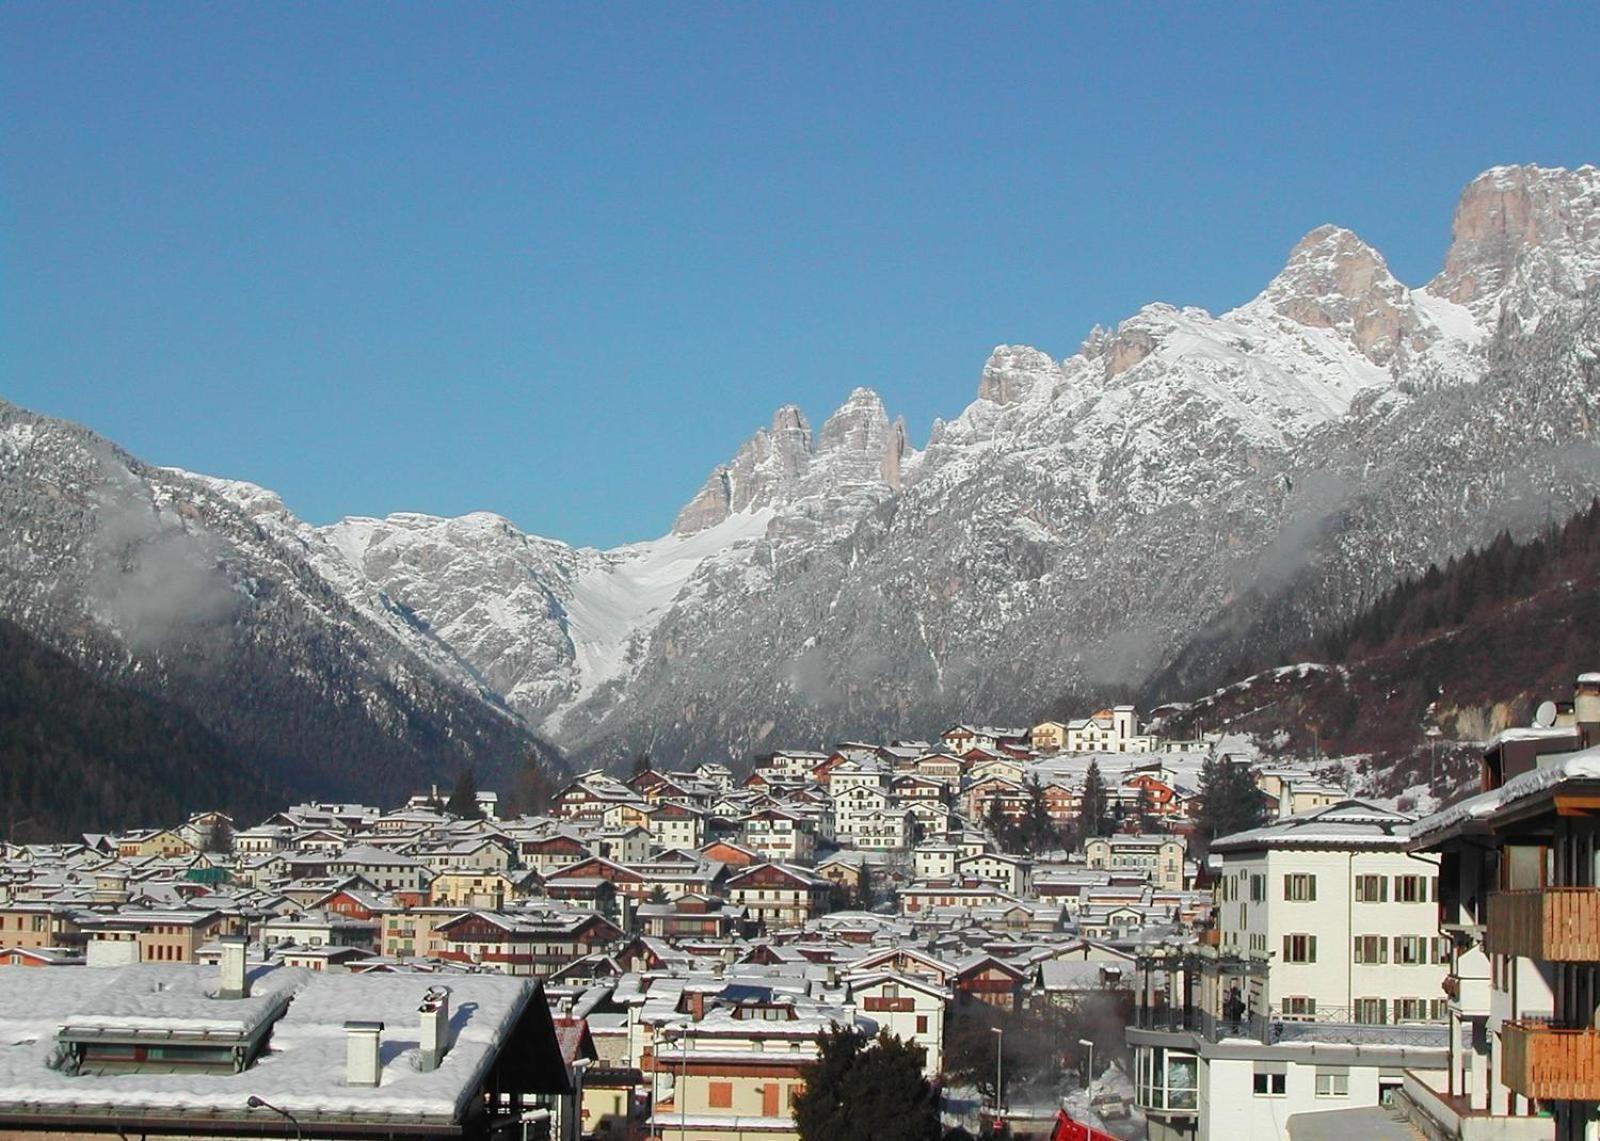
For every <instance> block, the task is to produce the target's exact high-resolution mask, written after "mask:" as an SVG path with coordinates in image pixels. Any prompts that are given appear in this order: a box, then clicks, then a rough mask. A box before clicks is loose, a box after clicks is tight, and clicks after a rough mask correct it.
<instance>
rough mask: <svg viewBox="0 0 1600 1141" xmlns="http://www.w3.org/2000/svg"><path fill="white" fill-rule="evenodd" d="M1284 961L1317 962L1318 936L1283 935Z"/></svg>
mask: <svg viewBox="0 0 1600 1141" xmlns="http://www.w3.org/2000/svg"><path fill="white" fill-rule="evenodd" d="M1283 961H1284V962H1286V963H1314V962H1316V961H1317V937H1316V936H1315V935H1285V936H1284V937H1283Z"/></svg>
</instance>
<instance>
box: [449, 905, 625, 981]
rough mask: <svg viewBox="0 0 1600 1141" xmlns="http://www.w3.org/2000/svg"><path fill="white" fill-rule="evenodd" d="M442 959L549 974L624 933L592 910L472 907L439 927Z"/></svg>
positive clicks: (515, 972) (514, 971) (509, 971)
mask: <svg viewBox="0 0 1600 1141" xmlns="http://www.w3.org/2000/svg"><path fill="white" fill-rule="evenodd" d="M438 934H439V938H440V939H441V940H442V941H443V943H444V951H443V952H442V957H444V958H447V959H458V960H460V961H462V962H471V963H476V964H479V965H480V966H484V967H488V968H490V969H493V970H498V971H500V972H502V973H503V974H508V975H540V976H543V975H548V974H549V973H550V972H551V971H554V970H558V969H560V968H561V967H563V966H565V965H566V964H567V963H569V962H571V961H572V960H573V959H577V958H581V957H583V956H584V955H588V954H590V953H592V952H594V951H598V950H600V949H601V948H602V947H606V946H609V945H610V944H611V943H612V942H614V941H615V940H616V939H618V938H619V937H620V936H621V935H622V932H621V930H620V929H619V928H618V927H617V926H616V925H615V924H613V923H612V922H611V921H610V920H608V919H606V918H605V917H604V916H602V915H596V914H594V913H592V912H563V911H515V912H491V911H469V912H467V913H465V914H463V915H458V916H456V917H455V918H454V919H450V920H447V921H446V922H444V923H442V924H440V925H439V928H438Z"/></svg>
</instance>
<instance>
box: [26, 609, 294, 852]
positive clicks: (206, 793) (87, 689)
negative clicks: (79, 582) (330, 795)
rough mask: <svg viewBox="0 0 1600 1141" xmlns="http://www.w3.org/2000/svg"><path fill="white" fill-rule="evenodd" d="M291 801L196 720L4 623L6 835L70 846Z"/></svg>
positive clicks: (250, 814)
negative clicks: (200, 814) (89, 837)
mask: <svg viewBox="0 0 1600 1141" xmlns="http://www.w3.org/2000/svg"><path fill="white" fill-rule="evenodd" d="M285 797H286V794H285V793H284V792H282V791H281V790H278V789H275V788H272V787H270V786H269V785H268V784H266V783H265V782H263V781H262V780H261V779H260V778H259V777H258V776H257V775H256V774H255V773H253V772H251V771H250V770H249V769H247V768H246V767H245V766H243V765H241V764H240V763H239V760H238V758H237V757H236V756H234V755H232V752H231V750H230V748H229V746H228V745H227V743H226V742H225V741H223V740H222V739H221V738H219V737H217V736H216V735H215V734H213V733H211V732H209V731H207V730H206V729H205V728H203V727H202V726H201V725H200V724H199V723H198V722H197V721H195V720H194V718H193V717H191V716H190V715H189V714H187V713H185V712H184V711H182V710H180V709H177V708H176V707H174V706H171V705H168V704H166V703H164V702H161V701H158V700H156V699H154V698H151V697H147V696H145V695H143V694H138V693H133V692H130V691H128V690H123V689H119V688H117V687H115V686H111V685H108V684H106V683H104V682H101V681H99V680H97V679H95V678H94V677H92V676H91V675H90V674H89V673H87V672H86V671H85V670H83V669H82V668H81V667H79V666H77V665H75V664H74V663H73V662H71V661H70V660H69V659H67V658H65V657H63V656H62V655H61V654H58V653H56V652H55V651H54V650H51V649H49V648H47V647H45V646H44V645H42V644H41V643H40V642H39V641H38V640H37V639H35V638H34V637H33V636H32V635H30V634H28V633H27V632H25V631H24V630H22V629H21V628H20V627H18V626H17V625H15V624H14V623H12V622H9V621H7V620H5V619H0V829H3V831H0V837H3V838H4V839H7V840H20V841H29V840H61V839H67V838H70V837H73V836H76V835H77V834H79V833H81V832H84V831H100V830H107V829H114V828H120V827H130V826H135V825H152V824H175V823H181V822H182V821H183V820H185V819H186V818H187V817H188V815H189V814H190V813H192V812H196V811H200V810H202V809H209V808H221V809H224V810H226V811H228V812H230V813H233V814H234V815H237V816H241V817H243V818H244V819H246V820H249V821H251V822H253V821H254V819H256V818H257V817H260V816H263V815H265V814H266V813H267V812H269V811H272V810H273V809H275V808H277V807H280V806H281V805H283V804H284V803H285V802H286V800H285Z"/></svg>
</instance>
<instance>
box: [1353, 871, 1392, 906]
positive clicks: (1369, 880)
mask: <svg viewBox="0 0 1600 1141" xmlns="http://www.w3.org/2000/svg"><path fill="white" fill-rule="evenodd" d="M1356 902H1357V903H1387V902H1389V879H1388V877H1387V876H1357V877H1356Z"/></svg>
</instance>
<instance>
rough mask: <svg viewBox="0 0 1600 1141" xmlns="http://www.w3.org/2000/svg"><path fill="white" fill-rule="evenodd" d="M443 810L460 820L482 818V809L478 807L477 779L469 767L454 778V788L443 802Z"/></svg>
mask: <svg viewBox="0 0 1600 1141" xmlns="http://www.w3.org/2000/svg"><path fill="white" fill-rule="evenodd" d="M444 810H445V811H446V812H448V813H449V814H450V815H451V816H456V817H459V818H460V819H462V820H482V819H483V809H481V808H479V807H478V780H477V778H476V777H475V776H473V774H472V770H471V769H462V770H461V775H460V776H458V777H457V778H456V787H455V790H454V791H453V792H451V793H450V799H449V800H447V801H445V802H444Z"/></svg>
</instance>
